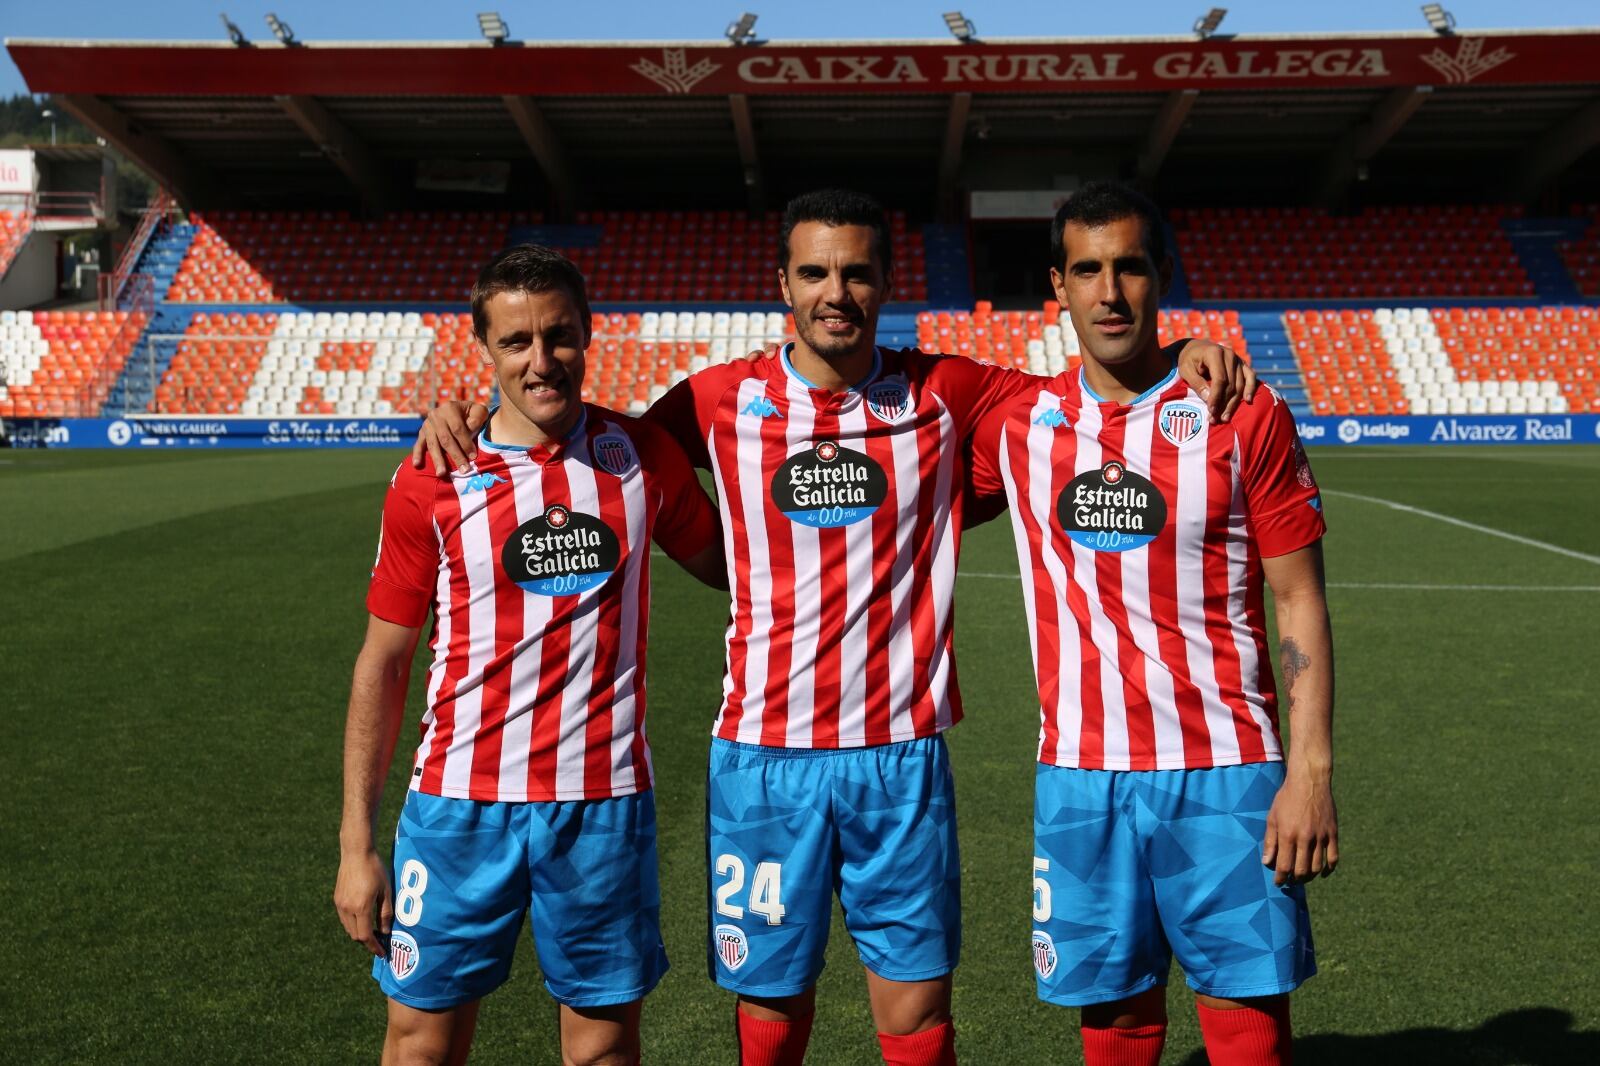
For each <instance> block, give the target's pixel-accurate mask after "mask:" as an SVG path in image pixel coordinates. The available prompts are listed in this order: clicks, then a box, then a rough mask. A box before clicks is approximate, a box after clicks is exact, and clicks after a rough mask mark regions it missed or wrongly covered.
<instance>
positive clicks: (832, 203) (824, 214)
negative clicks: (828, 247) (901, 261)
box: [778, 189, 894, 275]
mask: <svg viewBox="0 0 1600 1066" xmlns="http://www.w3.org/2000/svg"><path fill="white" fill-rule="evenodd" d="M802 222H821V223H823V224H824V225H827V226H870V227H871V228H872V237H873V245H874V247H875V248H876V249H877V251H878V261H879V263H880V264H881V265H882V266H883V272H884V274H886V275H887V274H889V273H890V272H891V271H893V270H894V246H893V245H892V244H891V243H890V239H889V216H888V215H886V214H884V212H883V205H882V204H880V203H878V201H876V200H874V199H873V198H872V197H870V196H868V195H867V194H866V193H864V192H854V191H852V190H850V189H817V190H814V191H812V192H807V193H801V194H800V195H799V196H796V197H795V198H794V199H793V200H790V201H789V203H788V206H786V207H785V208H784V209H783V229H782V230H781V231H780V232H779V234H778V267H779V268H780V269H782V270H788V269H789V235H790V234H791V233H793V232H794V228H795V227H796V226H798V225H799V224H800V223H802Z"/></svg>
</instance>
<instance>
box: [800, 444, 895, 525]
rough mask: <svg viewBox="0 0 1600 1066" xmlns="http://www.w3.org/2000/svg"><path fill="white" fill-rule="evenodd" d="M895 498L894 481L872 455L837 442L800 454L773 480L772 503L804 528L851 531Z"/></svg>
mask: <svg viewBox="0 0 1600 1066" xmlns="http://www.w3.org/2000/svg"><path fill="white" fill-rule="evenodd" d="M888 495H889V477H888V475H887V474H885V473H884V472H883V467H881V466H879V465H878V464H877V462H876V461H875V460H873V459H872V458H871V457H870V456H867V455H863V454H862V453H861V452H858V451H853V450H851V449H849V448H845V447H842V446H841V445H840V444H839V443H838V442H836V441H831V440H824V441H818V442H817V444H816V446H815V447H813V448H809V449H807V450H806V451H803V452H798V453H796V454H795V455H792V456H790V457H789V459H788V460H787V461H786V462H784V464H783V465H782V466H780V467H778V472H777V473H776V474H774V475H773V476H772V502H773V504H774V505H776V506H777V508H778V510H780V511H782V512H783V513H784V514H785V515H787V516H788V517H789V519H790V520H791V521H794V522H798V523H800V524H801V525H803V526H813V527H815V528H819V529H821V528H830V527H833V526H848V525H851V524H853V523H855V522H859V521H861V520H862V519H863V518H866V517H868V516H869V515H871V514H872V513H873V512H874V511H876V510H877V509H878V508H879V507H881V506H883V501H884V500H885V499H887V498H888Z"/></svg>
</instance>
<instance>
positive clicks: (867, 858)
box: [706, 737, 961, 996]
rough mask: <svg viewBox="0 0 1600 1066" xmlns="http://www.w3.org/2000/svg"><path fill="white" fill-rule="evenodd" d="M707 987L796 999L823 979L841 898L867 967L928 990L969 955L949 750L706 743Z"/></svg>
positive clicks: (939, 746)
mask: <svg viewBox="0 0 1600 1066" xmlns="http://www.w3.org/2000/svg"><path fill="white" fill-rule="evenodd" d="M708 794H709V804H708V807H707V826H706V844H707V848H708V858H709V860H710V874H711V877H710V899H709V903H710V911H711V927H710V938H709V939H710V943H709V947H710V958H709V961H708V966H709V968H710V971H711V978H712V980H714V981H716V982H717V984H719V985H721V986H722V987H723V988H728V989H732V990H733V991H735V992H740V993H744V994H746V995H752V996H789V995H794V994H796V993H798V992H802V991H804V990H805V989H807V988H809V987H811V985H813V984H814V983H816V980H817V975H818V974H820V973H821V972H822V965H823V952H824V950H825V949H826V948H827V945H828V925H829V920H830V918H831V916H832V911H833V895H834V893H835V892H837V893H838V894H839V902H840V904H841V905H842V906H843V908H844V920H845V927H846V928H848V929H849V930H850V935H851V937H852V938H853V939H854V940H855V944H856V954H857V955H858V956H860V958H861V962H862V964H863V965H865V966H866V967H867V969H869V970H871V971H872V972H873V973H875V974H877V975H878V976H880V977H884V978H887V979H889V980H891V981H925V980H929V979H931V978H934V977H942V976H944V975H945V974H947V973H949V972H950V971H951V970H953V969H954V968H955V965H956V960H957V959H958V957H959V956H960V954H961V863H960V856H959V855H958V854H957V851H956V811H955V785H954V782H953V781H952V779H951V776H950V757H949V753H948V752H946V751H945V746H944V740H943V738H941V737H930V738H927V739H924V740H909V741H903V742H901V743H898V744H885V745H881V746H877V747H871V748H844V749H812V748H772V747H762V746H760V745H755V744H738V743H734V742H732V741H728V740H722V739H720V738H717V739H713V740H712V741H711V771H710V780H709V787H708Z"/></svg>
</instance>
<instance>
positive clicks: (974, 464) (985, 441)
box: [967, 405, 1011, 497]
mask: <svg viewBox="0 0 1600 1066" xmlns="http://www.w3.org/2000/svg"><path fill="white" fill-rule="evenodd" d="M1010 410H1011V408H1010V406H1009V405H1007V406H1005V407H997V408H995V409H994V410H992V411H990V412H989V413H988V414H986V415H984V416H983V418H982V419H980V420H979V422H978V425H977V428H976V429H974V430H973V431H972V442H971V444H970V445H969V446H968V448H967V484H968V485H969V486H970V487H971V489H972V494H973V495H974V496H978V497H982V496H998V495H1002V494H1004V493H1005V491H1006V485H1005V482H1004V481H1002V480H1001V478H1000V463H1001V458H1000V432H1001V430H1002V429H1003V428H1004V426H1005V424H1006V416H1007V415H1008V414H1009V413H1010Z"/></svg>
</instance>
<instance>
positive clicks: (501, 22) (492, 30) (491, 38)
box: [478, 11, 511, 44]
mask: <svg viewBox="0 0 1600 1066" xmlns="http://www.w3.org/2000/svg"><path fill="white" fill-rule="evenodd" d="M478 31H479V32H480V33H482V34H483V36H484V38H485V39H486V40H487V41H488V42H489V43H490V44H502V43H504V41H505V40H506V38H508V37H510V36H511V27H510V26H507V25H506V20H505V19H503V18H501V17H500V12H498V11H480V12H478Z"/></svg>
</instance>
